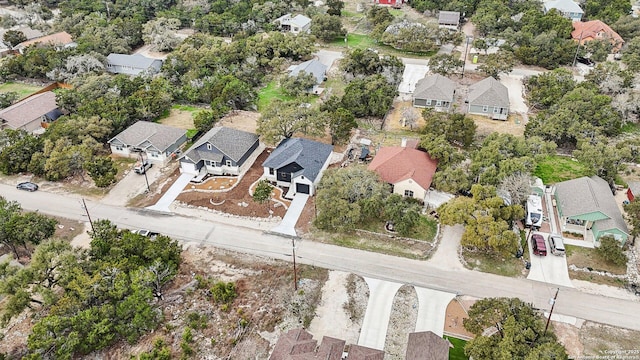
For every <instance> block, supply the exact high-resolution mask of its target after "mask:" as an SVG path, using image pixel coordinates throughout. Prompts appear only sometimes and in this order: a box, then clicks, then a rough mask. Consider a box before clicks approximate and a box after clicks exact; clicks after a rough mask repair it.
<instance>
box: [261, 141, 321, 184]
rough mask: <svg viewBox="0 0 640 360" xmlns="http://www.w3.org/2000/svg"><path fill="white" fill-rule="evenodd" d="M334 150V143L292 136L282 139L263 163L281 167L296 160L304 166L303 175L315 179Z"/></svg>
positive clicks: (277, 167)
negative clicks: (329, 143)
mask: <svg viewBox="0 0 640 360" xmlns="http://www.w3.org/2000/svg"><path fill="white" fill-rule="evenodd" d="M332 151H333V146H332V145H328V144H323V143H321V142H317V141H313V140H307V139H302V138H290V139H285V140H282V142H281V143H280V144H279V145H278V147H276V148H275V150H273V152H272V153H271V155H269V157H268V158H267V160H265V161H264V163H263V164H262V165H263V166H265V167H268V168H273V169H280V168H282V167H283V166H287V165H289V164H291V163H294V162H295V163H296V164H298V165H300V166H301V167H302V169H303V170H302V175H304V176H305V177H306V178H308V179H309V180H311V181H315V179H316V178H317V177H318V174H320V170H321V169H322V166H323V165H324V163H325V162H326V161H327V159H328V158H329V156H330V155H331V152H332Z"/></svg>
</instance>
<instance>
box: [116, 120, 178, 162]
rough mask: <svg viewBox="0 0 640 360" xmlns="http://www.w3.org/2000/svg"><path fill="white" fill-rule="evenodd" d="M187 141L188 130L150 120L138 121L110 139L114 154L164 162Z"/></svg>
mask: <svg viewBox="0 0 640 360" xmlns="http://www.w3.org/2000/svg"><path fill="white" fill-rule="evenodd" d="M186 141H187V131H186V130H184V129H178V128H174V127H171V126H166V125H162V124H156V123H153V122H149V121H142V120H141V121H138V122H136V123H135V124H133V125H131V126H129V127H128V128H127V129H126V130H124V131H122V132H121V133H119V134H118V135H116V136H115V137H114V138H113V139H111V140H109V146H110V147H111V152H112V153H113V154H114V155H120V156H125V157H132V158H137V157H138V156H140V154H141V153H144V154H145V155H146V156H145V158H146V159H148V160H149V161H151V162H155V163H163V162H165V161H167V159H169V158H170V157H171V156H173V154H175V153H176V150H178V149H179V148H180V147H181V146H182V145H183V144H184V143H185V142H186Z"/></svg>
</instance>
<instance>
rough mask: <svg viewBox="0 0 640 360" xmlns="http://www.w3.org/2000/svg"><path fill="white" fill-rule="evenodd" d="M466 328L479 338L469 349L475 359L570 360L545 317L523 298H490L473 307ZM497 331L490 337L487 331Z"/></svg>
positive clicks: (469, 354) (465, 321) (466, 347)
mask: <svg viewBox="0 0 640 360" xmlns="http://www.w3.org/2000/svg"><path fill="white" fill-rule="evenodd" d="M464 328H465V329H467V330H468V331H470V332H471V333H473V334H474V335H475V338H474V339H473V340H471V341H469V342H468V343H467V345H466V346H465V354H467V356H469V357H473V358H474V359H524V360H534V359H542V358H544V359H567V358H568V356H567V353H566V351H565V349H564V347H563V346H562V345H561V344H560V343H559V342H558V340H557V339H556V336H555V334H554V333H553V332H552V331H546V328H545V321H544V318H543V317H542V316H541V315H540V314H539V313H538V312H537V311H536V310H535V309H534V308H533V306H532V305H531V304H527V303H524V302H522V301H521V300H520V299H516V298H513V299H509V298H487V299H482V300H480V301H478V302H476V303H475V304H473V305H472V306H471V308H470V309H469V318H467V319H464ZM490 328H491V329H495V331H492V332H490V333H489V334H490V335H487V332H486V330H487V329H490Z"/></svg>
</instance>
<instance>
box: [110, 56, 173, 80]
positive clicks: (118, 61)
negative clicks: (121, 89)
mask: <svg viewBox="0 0 640 360" xmlns="http://www.w3.org/2000/svg"><path fill="white" fill-rule="evenodd" d="M161 67H162V60H160V59H152V58H148V57H146V56H144V55H141V54H134V55H127V54H115V53H111V54H109V56H107V71H108V72H110V73H113V74H127V75H133V76H137V75H141V74H155V73H158V72H160V68H161Z"/></svg>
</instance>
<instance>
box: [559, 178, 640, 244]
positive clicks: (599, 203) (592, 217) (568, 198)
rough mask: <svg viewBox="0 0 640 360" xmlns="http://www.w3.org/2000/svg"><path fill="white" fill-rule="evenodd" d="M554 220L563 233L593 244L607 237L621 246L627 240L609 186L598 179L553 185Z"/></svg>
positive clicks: (623, 222) (577, 180) (583, 179)
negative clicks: (569, 233)
mask: <svg viewBox="0 0 640 360" xmlns="http://www.w3.org/2000/svg"><path fill="white" fill-rule="evenodd" d="M555 200H556V206H557V209H558V218H560V226H561V229H562V231H563V232H576V233H580V234H583V235H584V238H585V239H591V238H593V240H594V241H595V242H596V243H597V242H598V241H599V239H600V238H601V237H602V236H605V235H611V236H613V237H614V238H616V239H617V240H618V241H620V242H621V243H622V244H623V245H624V243H625V242H626V241H627V239H628V238H629V230H628V228H627V224H626V223H625V221H624V218H623V217H622V213H621V212H620V208H618V204H617V203H616V199H615V198H614V196H613V193H612V192H611V188H609V184H608V183H607V182H606V181H605V180H603V179H602V178H600V177H598V176H592V177H586V176H583V177H581V178H578V179H573V180H568V181H563V182H561V183H557V184H556V185H555Z"/></svg>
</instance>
